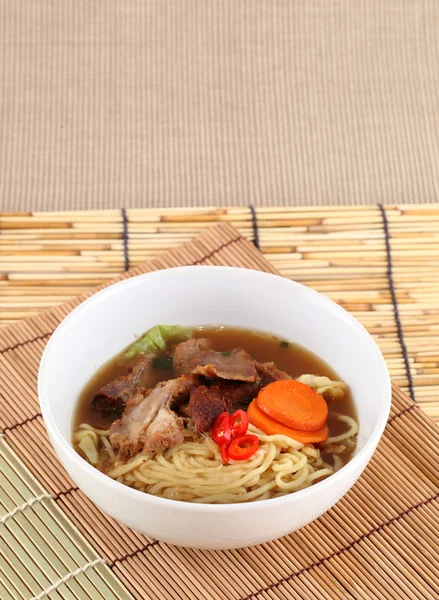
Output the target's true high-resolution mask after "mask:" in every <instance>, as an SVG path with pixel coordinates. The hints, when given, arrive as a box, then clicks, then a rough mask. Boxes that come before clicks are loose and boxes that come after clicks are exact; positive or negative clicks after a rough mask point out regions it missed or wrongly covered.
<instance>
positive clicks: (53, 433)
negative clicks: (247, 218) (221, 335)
mask: <svg viewBox="0 0 439 600" xmlns="http://www.w3.org/2000/svg"><path fill="white" fill-rule="evenodd" d="M212 270H217V271H223V272H230V273H236V272H239V273H240V274H241V275H242V271H246V272H248V273H249V274H250V275H249V276H254V277H257V278H263V279H266V280H270V279H271V280H276V281H278V280H282V282H283V283H286V284H287V285H291V286H293V287H296V288H298V289H300V290H301V291H302V292H303V293H305V294H308V295H310V296H311V297H314V298H318V301H319V302H323V303H324V304H325V305H326V307H327V308H328V309H330V310H332V311H335V312H336V313H338V314H339V315H341V316H342V317H343V318H345V319H347V320H348V321H349V322H350V323H351V324H352V326H353V327H354V329H355V330H356V331H357V332H358V334H359V335H361V336H362V338H363V339H364V341H365V342H366V343H368V344H369V345H370V347H371V350H372V352H374V353H375V355H376V357H377V359H378V362H379V363H381V367H382V369H383V375H384V377H383V379H384V380H385V386H386V388H385V390H384V394H383V396H384V398H385V402H383V406H382V407H381V409H380V413H379V415H378V419H377V423H376V425H375V427H374V428H373V429H372V431H371V433H370V436H369V438H368V439H367V440H366V442H365V444H364V446H363V448H362V449H361V450H360V451H359V452H358V454H355V455H354V456H353V458H352V459H351V460H350V461H349V462H348V463H347V464H346V465H344V466H343V467H342V468H341V469H340V470H339V471H337V472H336V473H334V474H332V475H331V476H330V477H327V478H326V479H324V480H323V481H319V482H318V483H316V484H315V485H312V486H310V487H308V488H305V489H303V490H298V491H296V492H294V493H290V494H286V495H285V496H280V497H278V498H267V499H265V500H255V501H252V502H243V503H239V502H238V503H233V504H203V503H196V502H184V501H181V500H172V499H169V498H161V497H159V496H154V495H152V494H147V493H145V492H142V491H140V490H136V489H135V488H131V487H129V486H127V485H125V484H123V483H120V482H118V481H115V480H114V479H112V478H111V477H109V476H108V475H105V474H104V473H102V472H101V471H99V470H98V469H96V467H93V466H92V465H90V464H89V463H88V462H87V461H86V460H85V459H83V458H82V457H81V456H80V455H79V454H78V453H77V452H76V450H75V449H74V448H73V446H72V444H71V442H70V441H68V440H67V439H66V438H65V437H64V435H63V433H62V432H61V430H60V428H59V426H58V424H57V422H56V420H55V417H54V415H53V412H52V409H51V406H50V402H49V400H48V398H47V397H46V394H45V392H44V388H45V385H46V381H47V378H48V377H49V370H48V364H49V361H50V356H51V353H52V352H53V349H54V348H55V347H56V344H57V341H58V339H59V338H60V336H62V333H63V331H64V330H65V329H66V328H67V327H68V326H69V325H70V324H71V322H72V321H74V320H75V319H76V318H78V317H79V316H80V315H81V313H82V312H85V311H87V310H89V309H90V308H91V307H93V306H94V305H95V304H97V303H99V302H100V301H101V300H102V299H103V298H104V297H106V296H111V295H112V294H114V293H117V291H118V290H119V289H120V288H121V287H130V286H134V285H136V284H137V282H138V281H139V279H154V278H155V277H163V276H171V277H172V274H173V273H174V272H180V273H184V272H190V271H199V272H202V271H212ZM47 396H48V394H47ZM38 397H39V402H40V406H41V413H42V416H43V419H44V422H45V425H46V427H47V430H48V432H49V434H50V437H51V438H52V437H53V438H54V439H55V440H56V442H57V443H58V444H60V446H61V447H62V448H63V450H64V451H65V452H66V454H67V456H68V457H69V458H70V459H71V461H72V462H73V464H74V465H75V466H76V468H78V469H80V470H82V471H85V472H86V473H87V475H89V476H90V477H91V478H94V479H95V480H96V482H102V484H103V485H104V486H108V488H109V490H113V491H114V493H115V494H118V495H119V494H128V495H129V496H132V497H133V499H137V500H139V501H140V502H145V503H147V504H148V503H152V504H154V505H156V506H162V507H166V506H168V507H169V508H170V509H172V508H174V509H178V510H179V509H181V510H187V511H198V512H201V511H206V512H215V511H218V510H221V511H225V512H227V513H229V512H231V513H233V512H237V511H240V510H242V509H245V510H259V509H262V508H263V507H264V506H267V502H268V503H269V506H272V507H273V509H274V508H275V507H276V506H277V507H280V506H283V505H284V504H287V503H288V502H292V501H293V500H294V501H296V500H298V499H304V500H306V498H307V497H309V496H311V495H314V494H315V493H318V492H322V493H324V492H325V489H327V488H331V487H334V486H337V484H338V483H339V482H340V483H341V481H342V480H343V479H345V478H346V477H347V476H349V475H350V474H352V473H354V472H355V471H356V470H357V465H359V464H361V463H362V461H363V459H364V457H366V464H367V462H368V461H369V460H370V457H371V456H372V455H373V453H374V452H375V449H376V446H377V445H378V443H379V441H380V439H381V436H382V434H383V431H384V429H385V426H386V424H387V420H388V416H389V413H390V407H391V400H392V385H391V380H390V375H389V372H388V368H387V365H386V362H385V360H384V357H383V355H382V353H381V351H380V349H379V347H378V345H377V343H376V342H375V340H374V339H373V337H372V336H371V335H370V334H369V332H368V331H367V330H366V328H365V327H364V326H363V325H362V324H361V323H360V322H359V321H358V320H357V319H356V318H355V317H354V316H353V315H351V314H350V313H349V312H348V311H347V310H345V309H344V308H342V307H341V306H340V305H338V304H337V303H336V302H334V301H333V300H331V299H329V298H328V297H326V296H324V295H323V294H321V293H320V292H317V291H316V290H314V289H312V288H310V287H308V286H305V285H303V284H301V283H298V282H297V281H294V280H291V279H287V278H286V277H283V276H281V275H275V274H273V273H266V272H265V271H256V270H254V269H246V268H242V267H228V266H216V265H190V266H182V267H172V268H169V269H160V270H158V271H152V272H149V273H142V274H140V275H135V276H132V277H129V278H126V279H122V280H121V281H118V282H115V283H113V284H111V285H109V286H107V287H105V288H104V289H102V290H99V291H98V292H96V293H94V294H92V295H91V296H90V297H89V298H87V299H86V300H84V301H83V302H81V304H79V305H78V306H77V307H75V308H74V309H73V310H72V311H71V312H70V313H69V314H68V315H67V316H66V317H65V318H64V319H63V320H62V321H61V323H60V324H59V325H58V326H57V328H56V329H55V331H54V332H53V333H52V335H51V337H50V339H49V341H48V343H47V344H46V347H45V349H44V351H43V355H42V358H41V361H40V366H39V370H38ZM354 404H355V399H354ZM55 453H56V454H57V456H58V452H57V451H56V449H55ZM369 455H370V456H369ZM58 458H59V457H58ZM60 462H61V464H63V462H62V461H60ZM63 466H64V465H63ZM360 473H361V471H360ZM142 499H143V500H142Z"/></svg>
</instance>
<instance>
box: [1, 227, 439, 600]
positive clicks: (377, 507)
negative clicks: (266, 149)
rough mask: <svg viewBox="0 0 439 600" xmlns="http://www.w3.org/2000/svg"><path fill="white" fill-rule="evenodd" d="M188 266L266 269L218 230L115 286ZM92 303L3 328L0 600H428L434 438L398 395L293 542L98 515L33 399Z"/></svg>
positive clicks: (438, 552) (434, 559) (436, 468)
mask: <svg viewBox="0 0 439 600" xmlns="http://www.w3.org/2000/svg"><path fill="white" fill-rule="evenodd" d="M95 228H96V229H99V225H98V224H95ZM49 229H50V228H49ZM187 264H217V265H235V266H242V267H248V268H253V269H260V270H266V271H270V272H276V269H275V268H274V267H273V266H272V265H271V264H270V263H269V262H268V261H267V260H266V259H265V258H264V257H263V256H262V255H261V253H259V252H258V251H257V250H256V249H255V248H254V246H253V245H252V244H250V243H249V242H248V241H246V240H245V239H244V237H243V236H242V234H241V233H240V232H239V231H237V230H236V229H234V228H233V227H231V226H230V224H226V223H225V224H222V225H219V226H218V227H216V228H214V229H209V230H207V231H205V232H203V233H202V234H201V235H200V236H198V237H197V238H195V239H194V240H193V241H192V242H190V243H187V244H185V245H183V246H178V247H177V248H175V249H173V250H171V251H169V252H167V253H165V254H162V255H161V256H160V257H159V258H157V259H155V260H153V261H151V262H149V263H146V264H144V265H141V266H137V267H135V268H134V269H132V270H131V271H130V272H129V273H128V274H124V275H122V277H128V276H130V275H133V274H138V273H142V272H147V271H151V270H157V269H162V268H167V267H172V266H177V265H187ZM90 293H91V290H90V291H89V292H87V293H86V294H83V295H82V296H81V297H80V298H76V299H73V300H69V301H68V302H66V303H65V304H63V305H61V306H58V307H55V308H52V309H51V310H50V311H48V312H44V313H42V314H40V315H37V316H33V317H30V318H28V319H26V320H22V321H18V322H17V323H15V324H12V325H10V326H8V327H4V328H2V329H0V363H1V371H0V378H1V386H2V387H1V399H0V402H1V412H0V426H1V429H2V431H3V435H2V438H1V441H0V471H1V476H2V479H1V481H2V487H1V489H0V510H1V513H0V518H1V522H0V528H1V530H0V531H1V541H2V549H4V552H3V554H2V555H1V557H0V572H1V574H2V577H1V580H0V594H1V598H2V599H3V598H5V599H9V598H23V599H28V598H43V597H46V596H47V597H49V598H56V599H62V598H68V599H72V600H73V599H83V598H84V599H85V598H91V599H93V600H94V599H95V598H97V599H98V598H120V599H125V598H128V597H130V594H131V595H132V596H133V597H134V598H138V599H144V598H150V599H154V600H155V599H157V598H160V599H164V600H186V599H188V600H189V599H190V600H199V599H206V600H250V599H260V600H273V599H279V600H281V599H282V600H285V599H287V598H288V599H290V598H295V599H297V600H299V599H304V600H311V599H313V600H314V599H316V598H318V599H326V600H329V599H346V598H354V599H362V600H369V599H382V598H385V599H389V600H390V599H394V598H412V599H431V600H434V599H435V598H437V597H438V595H439V574H438V572H437V564H438V559H439V544H438V541H437V528H438V524H439V459H438V456H437V448H438V443H439V430H438V428H437V426H436V425H435V424H434V423H433V422H432V421H431V420H430V419H429V418H428V417H427V416H426V415H425V413H424V412H423V411H422V410H420V409H419V407H417V406H416V405H415V404H414V403H413V402H412V401H411V400H409V399H408V397H407V396H406V395H404V394H403V393H402V392H401V391H400V390H399V388H398V387H396V386H394V388H393V403H392V409H391V415H390V418H389V422H388V425H387V428H386V430H385V433H384V436H383V439H382V441H381V443H380V445H379V448H378V450H377V452H376V454H375V456H374V457H373V459H372V461H371V463H370V465H369V466H368V468H367V469H366V471H365V473H364V475H363V476H362V477H361V478H360V480H359V481H358V483H357V484H356V485H355V486H354V488H353V489H352V490H351V491H350V492H349V493H348V494H347V495H346V496H345V497H344V498H343V499H342V500H341V501H340V502H338V503H337V505H336V506H334V507H333V508H332V509H331V510H330V511H329V512H328V513H326V514H325V515H323V516H322V517H321V518H320V519H318V520H316V521H315V522H313V523H311V524H310V525H308V526H307V527H305V528H303V529H302V530H300V531H298V532H296V533H294V534H292V535H290V536H286V537H284V538H282V539H280V540H277V541H275V542H271V543H268V544H264V545H262V546H256V547H253V548H247V549H241V550H235V551H233V550H230V551H222V552H213V551H196V550H189V549H182V548H176V547H171V546H167V545H166V544H163V543H161V542H158V541H156V540H152V539H150V538H147V537H145V536H142V535H138V534H136V533H135V532H133V531H130V530H128V529H127V528H125V527H123V526H122V525H119V524H118V523H116V522H115V521H113V520H112V519H110V518H108V517H106V516H105V515H104V514H102V513H101V512H100V511H99V510H98V509H97V508H96V507H94V506H93V505H92V504H91V503H90V502H89V501H88V500H87V498H86V497H85V496H84V495H83V494H82V493H81V492H80V491H79V490H77V489H76V487H75V485H74V484H73V482H72V481H71V480H70V479H69V477H68V476H67V474H66V473H65V472H64V470H63V469H62V467H61V466H60V465H59V463H58V461H57V459H56V457H55V455H54V453H53V451H52V449H51V446H50V443H49V441H48V438H47V436H46V433H45V429H44V424H43V422H42V419H41V415H40V412H39V406H38V399H37V394H36V378H37V370H38V364H39V359H40V356H41V353H42V351H43V349H44V346H45V344H46V342H47V340H48V338H49V337H50V334H51V333H52V332H53V330H54V329H55V327H56V326H57V324H58V323H59V322H60V320H61V319H62V318H63V317H64V316H65V315H66V314H68V312H69V311H70V310H71V309H72V308H73V307H74V306H75V305H76V304H78V302H80V301H81V300H82V299H83V298H85V297H86V296H87V295H88V294H90ZM383 481H385V482H386V485H385V486H383ZM255 526H257V524H255Z"/></svg>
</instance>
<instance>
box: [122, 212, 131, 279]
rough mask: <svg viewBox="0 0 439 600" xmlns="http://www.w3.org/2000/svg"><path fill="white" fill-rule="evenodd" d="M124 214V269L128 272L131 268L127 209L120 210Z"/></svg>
mask: <svg viewBox="0 0 439 600" xmlns="http://www.w3.org/2000/svg"><path fill="white" fill-rule="evenodd" d="M120 211H121V213H122V224H123V259H124V269H125V271H128V269H129V268H130V255H129V253H128V217H127V211H126V208H121V209H120Z"/></svg>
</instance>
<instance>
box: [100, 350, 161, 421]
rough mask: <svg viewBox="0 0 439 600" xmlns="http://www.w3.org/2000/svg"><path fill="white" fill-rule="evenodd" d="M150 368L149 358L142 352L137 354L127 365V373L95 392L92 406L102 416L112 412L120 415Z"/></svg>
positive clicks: (142, 382)
mask: <svg viewBox="0 0 439 600" xmlns="http://www.w3.org/2000/svg"><path fill="white" fill-rule="evenodd" d="M150 369H151V360H150V359H149V358H148V357H147V356H145V355H144V354H139V355H138V356H137V357H136V358H135V359H134V360H133V361H132V363H131V364H130V365H129V367H128V375H123V376H121V377H117V378H116V379H114V380H113V381H110V383H107V385H104V386H103V387H102V388H101V389H100V390H99V391H98V393H97V394H95V396H94V398H93V401H92V407H93V408H94V409H95V410H97V411H100V412H101V414H102V416H108V415H110V414H112V413H114V415H115V416H120V415H121V414H122V412H123V410H124V408H125V404H126V403H127V401H128V399H129V398H130V397H131V396H132V395H133V394H134V393H135V392H136V391H137V389H138V388H139V387H141V386H143V385H145V383H146V380H147V377H148V375H149V372H150Z"/></svg>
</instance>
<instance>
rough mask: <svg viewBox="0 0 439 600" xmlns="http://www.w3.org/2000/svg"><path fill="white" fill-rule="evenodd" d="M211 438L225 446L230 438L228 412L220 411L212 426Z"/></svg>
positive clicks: (230, 429)
mask: <svg viewBox="0 0 439 600" xmlns="http://www.w3.org/2000/svg"><path fill="white" fill-rule="evenodd" d="M212 439H213V440H214V441H215V442H216V443H217V444H218V445H219V446H225V445H227V444H228V443H229V442H230V440H231V439H232V428H231V419H230V415H229V413H228V412H222V413H220V414H219V415H218V416H217V418H216V419H215V423H214V424H213V428H212Z"/></svg>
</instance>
